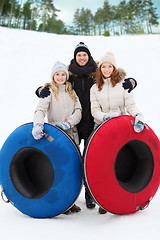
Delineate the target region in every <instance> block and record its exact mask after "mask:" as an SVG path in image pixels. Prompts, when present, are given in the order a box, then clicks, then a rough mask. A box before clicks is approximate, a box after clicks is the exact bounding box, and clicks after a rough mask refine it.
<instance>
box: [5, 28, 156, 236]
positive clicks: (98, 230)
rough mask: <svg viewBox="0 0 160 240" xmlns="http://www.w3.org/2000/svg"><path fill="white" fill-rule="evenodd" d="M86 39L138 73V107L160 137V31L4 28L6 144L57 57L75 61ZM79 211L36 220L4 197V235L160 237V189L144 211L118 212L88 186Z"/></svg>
mask: <svg viewBox="0 0 160 240" xmlns="http://www.w3.org/2000/svg"><path fill="white" fill-rule="evenodd" d="M80 41H84V42H85V43H86V44H87V45H88V47H89V49H90V51H91V53H92V56H93V58H94V59H95V60H99V59H100V57H101V56H102V55H103V54H104V53H105V52H107V51H112V52H113V53H114V54H115V57H116V59H117V65H118V66H119V67H122V68H124V69H125V70H126V72H127V76H128V77H129V76H132V77H134V78H135V79H136V80H137V82H138V86H137V88H136V89H135V90H134V95H135V99H136V102H137V106H138V107H139V108H140V109H141V111H142V112H143V115H144V118H145V121H146V123H147V124H148V125H149V126H150V127H151V128H152V129H153V131H154V132H155V133H156V135H157V136H158V137H159V138H160V127H159V116H160V108H159V103H160V94H159V92H160V75H159V68H160V65H159V64H160V61H159V58H160V35H141V36H140V35H138V36H116V37H103V36H96V37H95V36H94V37H87V36H65V35H55V34H47V33H38V32H32V31H23V30H13V29H7V28H2V27H0V85H1V88H0V110H1V121H0V148H1V147H2V145H3V143H4V142H5V140H6V138H7V137H8V135H9V134H10V133H11V132H12V131H13V130H14V129H15V128H17V127H18V126H20V125H21V124H24V123H28V122H31V121H32V120H33V112H34V109H35V107H36V105H37V103H38V98H37V97H36V95H35V93H34V92H35V90H36V89H37V87H38V86H40V85H43V84H44V83H46V82H48V81H50V71H51V67H52V65H53V64H54V63H55V61H57V60H60V61H62V62H64V63H65V64H69V62H70V60H71V59H72V57H73V52H74V48H75V46H76V45H77V44H78V43H79V42H80ZM77 204H78V205H79V206H80V207H81V208H82V211H81V212H80V213H78V214H71V215H60V216H58V217H56V218H51V219H33V218H30V217H28V216H25V215H23V214H22V213H20V212H19V211H18V210H17V209H16V208H14V207H13V206H12V205H11V204H5V203H4V202H3V201H2V200H1V199H0V229H1V234H0V238H1V239H2V240H10V239H16V240H20V239H23V240H28V239H38V240H41V239H59V240H62V239H70V240H71V239H76V240H78V239H81V240H82V239H92V240H97V239H101V240H103V239H110V240H112V239H114V240H116V239H123V240H135V239H136V240H137V239H144V240H150V239H154V240H156V239H159V235H160V228H159V221H160V220H159V219H160V216H159V215H160V190H158V191H157V193H156V195H155V197H154V198H153V200H152V201H151V204H150V206H149V207H148V208H147V209H146V210H144V211H141V212H138V213H135V214H130V215H125V216H117V215H114V214H111V213H107V214H105V215H99V214H98V212H97V210H98V207H96V209H94V210H88V209H86V207H85V204H84V189H82V192H81V194H80V196H79V198H78V200H77Z"/></svg>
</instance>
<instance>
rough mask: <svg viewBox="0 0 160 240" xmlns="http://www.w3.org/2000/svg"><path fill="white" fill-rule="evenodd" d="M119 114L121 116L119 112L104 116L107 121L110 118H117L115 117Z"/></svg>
mask: <svg viewBox="0 0 160 240" xmlns="http://www.w3.org/2000/svg"><path fill="white" fill-rule="evenodd" d="M118 116H120V113H118V112H111V113H106V114H105V115H104V117H103V120H104V121H106V120H109V119H111V118H115V117H118Z"/></svg>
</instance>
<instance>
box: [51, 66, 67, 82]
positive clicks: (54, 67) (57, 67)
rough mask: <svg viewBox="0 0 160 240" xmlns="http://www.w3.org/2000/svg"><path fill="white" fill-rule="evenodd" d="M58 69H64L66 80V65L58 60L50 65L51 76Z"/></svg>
mask: <svg viewBox="0 0 160 240" xmlns="http://www.w3.org/2000/svg"><path fill="white" fill-rule="evenodd" d="M58 71H64V72H65V73H66V75H67V80H68V79H69V72H68V69H67V66H66V65H65V64H64V63H62V62H59V61H57V62H56V63H55V64H54V65H53V67H52V71H51V78H53V76H54V74H55V73H56V72H58Z"/></svg>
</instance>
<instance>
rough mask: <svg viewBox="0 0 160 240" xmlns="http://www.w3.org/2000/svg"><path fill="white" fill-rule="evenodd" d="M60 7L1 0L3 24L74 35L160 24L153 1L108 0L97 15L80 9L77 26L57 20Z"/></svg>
mask: <svg viewBox="0 0 160 240" xmlns="http://www.w3.org/2000/svg"><path fill="white" fill-rule="evenodd" d="M59 11H60V10H59V9H56V7H55V6H54V1H53V0H0V26H5V27H10V28H20V29H28V30H35V31H43V32H50V33H57V34H74V35H105V36H110V35H122V34H137V33H138V34H140V33H152V28H153V26H158V25H159V17H158V14H157V8H155V6H154V3H153V1H152V0H130V1H125V0H124V1H120V3H119V4H118V5H116V6H115V5H111V4H110V3H109V2H108V1H107V0H105V1H104V3H103V7H100V8H98V9H97V11H96V12H95V13H94V14H93V13H92V11H91V10H90V9H88V8H81V9H79V8H78V9H76V10H75V12H74V17H73V25H72V26H68V25H66V24H65V23H64V22H63V21H62V20H59V19H57V18H58V17H57V13H58V12H59Z"/></svg>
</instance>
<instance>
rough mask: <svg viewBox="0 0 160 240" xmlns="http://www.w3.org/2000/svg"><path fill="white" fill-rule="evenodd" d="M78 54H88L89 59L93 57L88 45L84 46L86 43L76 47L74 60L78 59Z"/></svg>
mask: <svg viewBox="0 0 160 240" xmlns="http://www.w3.org/2000/svg"><path fill="white" fill-rule="evenodd" d="M78 52H86V53H87V54H88V56H89V58H90V57H91V53H90V51H89V49H88V47H87V45H85V44H84V42H80V43H79V44H78V45H77V46H76V48H75V50H74V59H76V54H77V53H78Z"/></svg>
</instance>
